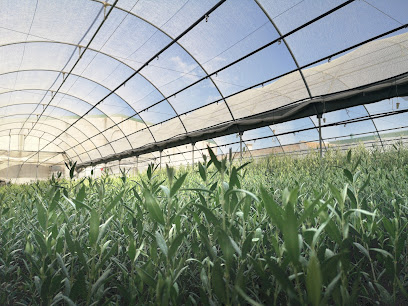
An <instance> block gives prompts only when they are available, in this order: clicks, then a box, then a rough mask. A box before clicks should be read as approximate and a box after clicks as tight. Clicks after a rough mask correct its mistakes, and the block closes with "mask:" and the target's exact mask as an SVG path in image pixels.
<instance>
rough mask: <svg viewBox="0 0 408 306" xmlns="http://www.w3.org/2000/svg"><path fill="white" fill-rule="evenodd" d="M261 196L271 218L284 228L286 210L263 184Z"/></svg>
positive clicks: (279, 226)
mask: <svg viewBox="0 0 408 306" xmlns="http://www.w3.org/2000/svg"><path fill="white" fill-rule="evenodd" d="M260 189H261V196H262V200H263V203H264V207H265V209H266V212H267V213H268V215H269V217H270V218H271V220H272V221H273V222H274V223H275V224H276V225H277V226H278V228H279V229H280V230H282V226H283V223H284V222H283V218H282V216H284V210H283V209H282V207H280V206H279V205H278V204H277V203H276V202H275V200H274V199H273V198H272V197H271V196H270V195H269V194H268V192H267V191H266V190H265V189H264V188H263V187H262V186H261V188H260Z"/></svg>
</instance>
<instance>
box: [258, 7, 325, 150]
mask: <svg viewBox="0 0 408 306" xmlns="http://www.w3.org/2000/svg"><path fill="white" fill-rule="evenodd" d="M254 1H255V3H256V4H257V5H258V7H259V8H260V9H261V11H262V12H263V13H264V14H265V16H266V17H267V18H268V19H269V21H270V23H271V24H272V26H273V27H274V28H275V30H276V32H277V33H278V35H279V36H282V33H281V31H280V30H279V28H278V27H277V26H276V24H275V22H274V21H273V20H272V18H271V16H270V15H269V13H268V12H267V11H266V10H265V9H264V7H263V6H262V4H260V3H259V1H258V0H254ZM282 40H283V43H284V44H285V46H286V49H287V50H288V52H289V54H290V56H291V57H292V59H293V62H294V63H295V65H296V68H297V70H298V71H299V73H300V76H301V77H302V80H303V83H304V84H305V87H306V90H307V93H308V95H309V98H310V99H312V98H313V96H312V93H311V91H310V88H309V85H308V84H307V82H306V78H305V76H304V75H303V72H302V70H301V69H300V66H299V63H298V61H297V59H296V57H295V55H294V54H293V52H292V49H291V48H290V47H289V44H288V43H287V41H286V39H285V38H282ZM316 115H317V114H316ZM309 119H310V121H311V122H312V124H313V125H314V127H315V128H316V130H317V126H316V124H315V123H314V121H313V120H312V118H310V117H309ZM275 137H276V138H277V139H278V137H277V136H275ZM278 141H279V144H280V145H281V149H282V151H283V152H285V150H284V149H283V147H282V144H281V142H280V140H279V139H278ZM322 142H323V144H324V147H325V149H326V150H327V147H326V143H325V142H324V140H323V139H322Z"/></svg>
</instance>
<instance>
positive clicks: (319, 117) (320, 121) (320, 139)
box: [317, 114, 323, 158]
mask: <svg viewBox="0 0 408 306" xmlns="http://www.w3.org/2000/svg"><path fill="white" fill-rule="evenodd" d="M317 119H318V121H319V151H320V158H322V157H323V149H322V114H318V115H317Z"/></svg>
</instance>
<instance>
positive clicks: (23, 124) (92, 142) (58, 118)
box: [0, 103, 115, 156]
mask: <svg viewBox="0 0 408 306" xmlns="http://www.w3.org/2000/svg"><path fill="white" fill-rule="evenodd" d="M32 104H35V103H20V104H18V105H32ZM8 106H14V104H12V105H3V106H0V109H1V108H4V107H8ZM51 107H54V108H59V109H62V110H65V111H68V112H71V111H69V110H67V109H65V108H62V107H55V106H53V105H52V106H51ZM71 113H72V112H71ZM73 114H74V113H73ZM19 115H30V114H10V115H8V116H3V117H0V119H1V118H7V117H12V116H19ZM44 116H45V117H47V118H53V119H55V120H59V121H62V122H64V123H66V124H68V125H69V122H67V121H64V120H62V119H61V118H57V117H53V116H48V115H44ZM13 123H18V122H13ZM24 124H25V123H23V124H22V125H23V126H24ZM41 124H43V123H41ZM75 129H76V130H78V131H79V132H80V133H82V134H83V135H84V137H86V139H87V140H90V138H89V137H88V136H87V135H85V133H84V132H83V131H81V130H80V129H78V128H77V127H75ZM5 130H7V129H5ZM61 131H62V130H61ZM67 135H68V136H70V137H71V138H73V139H75V137H72V136H71V134H69V133H67ZM105 138H106V137H105ZM85 141H86V140H85ZM90 141H91V140H90ZM77 142H78V144H76V145H75V147H76V146H78V145H80V146H82V147H83V145H82V143H83V142H81V143H80V142H79V141H77ZM91 143H92V144H93V146H94V148H95V149H96V150H98V152H99V149H98V148H99V147H97V146H96V145H95V143H94V142H93V141H91ZM71 148H72V146H71V147H69V149H71ZM83 148H84V147H83ZM112 150H113V148H112ZM84 151H86V150H85V148H84ZM114 152H115V151H114ZM99 154H100V152H99ZM100 155H101V156H102V154H100Z"/></svg>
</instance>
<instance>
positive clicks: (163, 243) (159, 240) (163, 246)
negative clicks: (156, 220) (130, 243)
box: [155, 232, 168, 257]
mask: <svg viewBox="0 0 408 306" xmlns="http://www.w3.org/2000/svg"><path fill="white" fill-rule="evenodd" d="M155 236H156V242H157V245H158V246H159V248H160V250H161V251H162V252H163V254H164V255H165V256H166V257H167V255H168V248H167V244H166V240H164V237H163V235H162V234H160V233H159V232H156V235H155Z"/></svg>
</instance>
